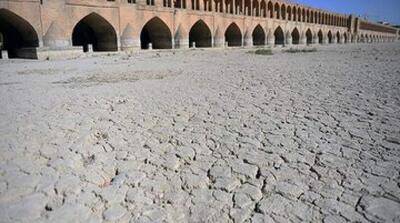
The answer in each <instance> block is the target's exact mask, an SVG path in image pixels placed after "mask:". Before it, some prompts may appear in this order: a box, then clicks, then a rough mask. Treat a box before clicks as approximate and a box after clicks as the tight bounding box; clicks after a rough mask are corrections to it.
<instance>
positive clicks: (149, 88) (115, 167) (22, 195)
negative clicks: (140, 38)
mask: <svg viewBox="0 0 400 223" xmlns="http://www.w3.org/2000/svg"><path fill="white" fill-rule="evenodd" d="M276 51H277V52H276V53H275V55H273V56H262V55H255V54H249V53H247V50H225V51H223V50H208V51H202V50H195V51H176V52H170V51H164V52H138V53H135V54H133V55H131V56H128V55H111V56H109V55H108V56H107V55H104V56H97V57H94V58H83V59H79V60H64V61H21V60H13V61H0V73H1V75H0V95H1V96H0V97H1V98H0V99H1V100H0V107H1V109H0V118H1V119H0V154H1V155H0V159H1V163H0V222H248V223H259V222H326V223H330V222H400V188H399V186H400V178H399V171H400V132H399V131H400V90H399V89H400V63H399V61H400V44H399V43H387V44H374V45H371V44H358V45H342V46H335V47H331V46H327V47H321V48H318V52H313V53H296V54H289V53H282V52H280V50H279V49H277V50H276Z"/></svg>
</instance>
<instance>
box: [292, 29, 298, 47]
mask: <svg viewBox="0 0 400 223" xmlns="http://www.w3.org/2000/svg"><path fill="white" fill-rule="evenodd" d="M290 35H291V36H292V44H294V45H298V44H300V32H299V30H298V29H297V28H294V29H293V31H292V33H291V34H290Z"/></svg>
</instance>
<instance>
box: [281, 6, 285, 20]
mask: <svg viewBox="0 0 400 223" xmlns="http://www.w3.org/2000/svg"><path fill="white" fill-rule="evenodd" d="M281 19H282V20H286V6H285V4H282V5H281Z"/></svg>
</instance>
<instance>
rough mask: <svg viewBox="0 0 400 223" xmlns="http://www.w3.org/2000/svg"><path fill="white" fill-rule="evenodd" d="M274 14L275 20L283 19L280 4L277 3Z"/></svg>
mask: <svg viewBox="0 0 400 223" xmlns="http://www.w3.org/2000/svg"><path fill="white" fill-rule="evenodd" d="M274 13H275V19H281V16H280V15H281V11H280V6H279V3H278V2H277V3H275V6H274Z"/></svg>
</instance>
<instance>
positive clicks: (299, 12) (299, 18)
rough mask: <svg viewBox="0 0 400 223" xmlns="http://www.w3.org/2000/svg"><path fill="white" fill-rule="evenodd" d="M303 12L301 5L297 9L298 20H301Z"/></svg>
mask: <svg viewBox="0 0 400 223" xmlns="http://www.w3.org/2000/svg"><path fill="white" fill-rule="evenodd" d="M301 12H302V10H301V8H300V7H299V8H298V9H297V17H298V18H297V21H298V22H301Z"/></svg>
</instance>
